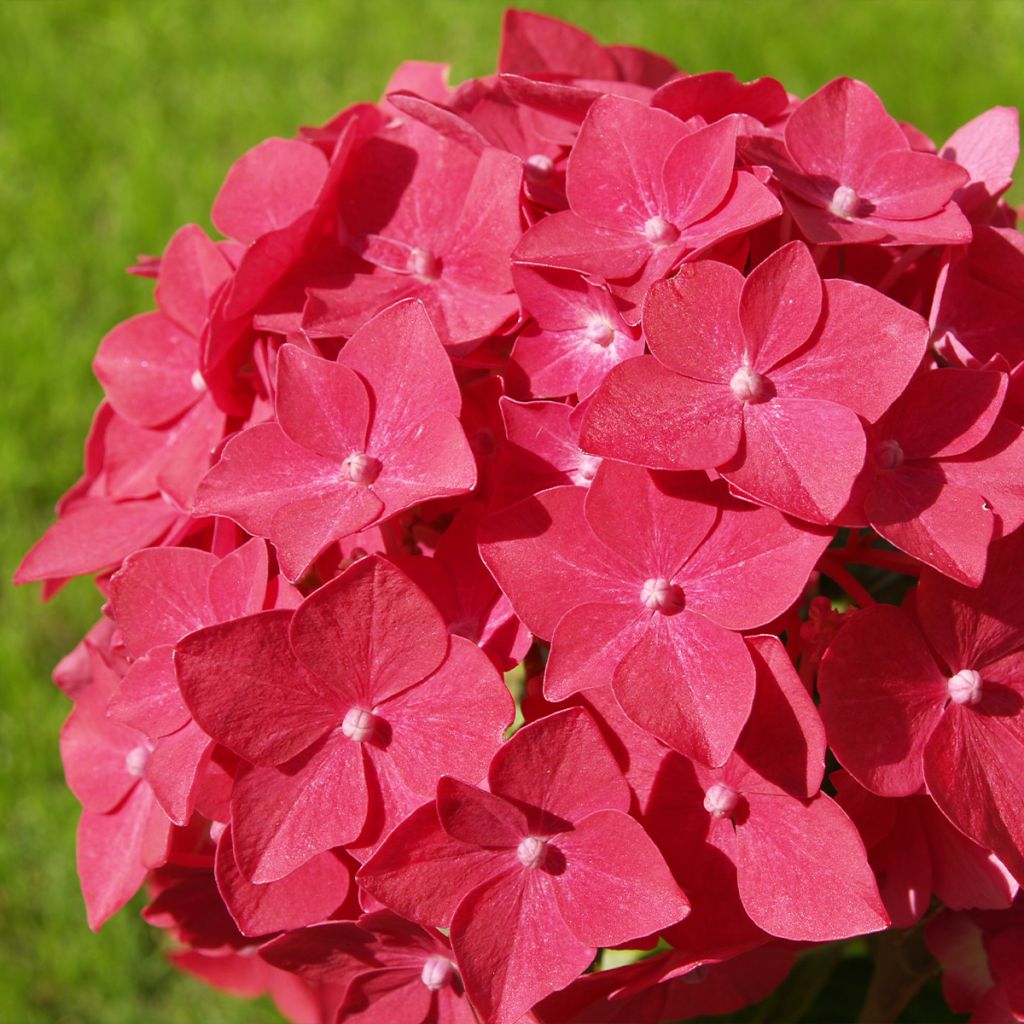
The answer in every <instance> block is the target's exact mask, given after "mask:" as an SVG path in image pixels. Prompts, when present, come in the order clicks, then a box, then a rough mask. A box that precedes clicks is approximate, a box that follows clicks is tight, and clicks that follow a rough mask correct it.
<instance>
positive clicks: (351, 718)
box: [341, 708, 380, 743]
mask: <svg viewBox="0 0 1024 1024" xmlns="http://www.w3.org/2000/svg"><path fill="white" fill-rule="evenodd" d="M379 722H380V719H379V718H378V717H377V716H376V715H375V714H374V713H373V712H372V711H367V710H366V709H365V708H349V709H348V711H347V712H346V713H345V718H344V719H343V720H342V723H341V731H342V732H343V733H344V734H345V735H346V736H347V737H348V738H349V739H350V740H352V741H353V742H354V743H365V742H366V741H367V740H368V739H369V738H370V737H371V736H372V735H373V734H374V732H375V731H376V729H377V724H378V723H379Z"/></svg>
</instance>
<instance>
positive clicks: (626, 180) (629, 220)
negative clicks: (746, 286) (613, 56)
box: [566, 96, 732, 242]
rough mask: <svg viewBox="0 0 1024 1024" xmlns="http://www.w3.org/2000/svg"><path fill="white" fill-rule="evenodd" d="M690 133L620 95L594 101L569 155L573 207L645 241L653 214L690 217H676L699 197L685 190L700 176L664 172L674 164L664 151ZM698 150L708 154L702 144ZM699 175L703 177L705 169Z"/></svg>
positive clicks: (663, 115) (593, 221) (596, 221)
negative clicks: (669, 176) (676, 177)
mask: <svg viewBox="0 0 1024 1024" xmlns="http://www.w3.org/2000/svg"><path fill="white" fill-rule="evenodd" d="M688 134H689V132H688V129H687V128H686V127H685V126H684V125H683V123H682V122H681V121H679V120H678V119H677V118H675V117H673V116H672V115H671V114H667V113H665V112H664V111H661V110H654V109H653V108H651V107H648V106H645V105H643V104H641V103H637V102H635V101H633V100H627V99H623V98H621V97H618V96H603V97H602V98H601V99H598V100H597V101H595V102H594V104H593V105H592V106H591V107H590V111H589V112H588V114H587V117H586V119H585V120H584V122H583V124H582V126H581V127H580V133H579V138H578V139H577V141H576V145H575V146H573V148H572V152H571V154H570V156H569V166H568V170H567V173H566V195H567V196H568V199H569V205H570V207H571V208H572V210H573V212H574V213H576V214H578V215H579V216H580V217H582V218H583V219H584V220H587V221H589V222H590V223H591V224H600V225H602V226H604V227H609V228H613V229H616V230H618V231H623V232H627V231H630V232H634V233H635V234H636V235H637V238H638V240H639V241H641V242H645V239H644V237H643V229H644V224H645V222H646V221H647V220H648V219H650V218H651V217H655V216H660V217H662V218H664V219H665V220H667V221H669V222H670V223H672V224H673V225H674V226H675V227H676V228H677V229H678V228H681V227H683V226H684V224H685V223H689V221H687V220H683V221H682V222H681V223H680V222H677V220H676V218H677V217H679V216H680V215H681V214H683V213H686V212H688V203H687V200H690V204H692V203H693V202H694V201H695V199H696V197H694V196H692V195H688V194H687V192H688V191H690V192H693V191H697V189H696V188H695V185H696V181H695V180H694V179H696V178H697V177H698V176H692V177H691V179H690V180H685V179H684V181H683V182H680V183H676V182H671V181H665V180H663V176H662V172H663V168H665V167H670V166H671V161H667V160H666V157H668V155H669V154H670V152H671V151H672V150H673V147H675V146H676V144H677V143H679V142H680V141H681V140H682V139H684V138H685V137H686V136H687V135H688ZM716 137H717V133H716ZM717 149H718V146H717V145H716V146H715V147H714V151H716V152H717ZM696 152H697V153H698V154H699V155H700V156H701V157H702V158H706V156H707V150H706V148H705V147H704V146H698V147H697V150H696ZM687 166H688V167H689V166H691V165H689V164H687ZM696 166H700V167H702V168H703V166H704V165H703V164H699V165H696ZM729 174H730V176H731V174H732V157H731V156H730V159H729ZM699 177H700V179H701V180H703V175H700V176H699ZM687 185H689V186H690V188H689V190H688V189H687V188H686V186H687ZM673 186H674V187H673ZM723 191H724V190H723ZM718 198H719V199H720V198H721V197H720V196H719V197H718ZM717 202H718V199H715V201H714V202H712V203H711V206H714V205H716V204H717ZM709 210H710V207H709ZM705 212H709V211H705ZM696 219H697V217H696V216H694V217H691V218H690V220H696Z"/></svg>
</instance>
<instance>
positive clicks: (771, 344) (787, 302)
mask: <svg viewBox="0 0 1024 1024" xmlns="http://www.w3.org/2000/svg"><path fill="white" fill-rule="evenodd" d="M821 305H822V285H821V279H820V278H819V277H818V270H817V268H816V267H815V265H814V260H813V259H812V258H811V254H810V251H809V250H808V248H807V246H806V245H804V244H803V243H802V242H790V243H789V245H786V246H783V247H782V248H781V249H778V250H776V251H775V252H774V253H772V255H771V256H769V257H768V258H767V259H766V260H764V262H762V263H759V264H758V265H757V266H756V267H755V268H754V269H753V270H752V271H751V274H750V277H748V278H747V280H746V282H745V284H744V285H743V294H742V296H741V298H740V310H739V315H740V320H741V322H742V324H743V335H744V337H745V339H746V343H747V346H749V348H748V354H749V361H750V363H751V364H752V365H753V366H755V367H757V368H758V369H761V370H766V371H767V370H770V369H771V368H772V367H773V366H776V365H777V364H778V363H780V362H782V360H783V359H785V357H786V356H788V355H790V353H792V352H795V351H796V350H797V349H798V348H800V346H801V345H803V343H804V342H805V341H807V339H808V338H809V337H810V334H811V331H812V330H814V327H815V325H816V324H817V322H818V317H819V316H820V314H821Z"/></svg>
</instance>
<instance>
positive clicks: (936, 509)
mask: <svg viewBox="0 0 1024 1024" xmlns="http://www.w3.org/2000/svg"><path fill="white" fill-rule="evenodd" d="M864 511H865V514H866V515H867V518H868V521H869V522H870V523H871V525H872V526H873V527H874V529H875V530H876V532H877V533H878V534H879V535H880V536H882V537H884V538H885V539H886V540H887V541H889V543H890V544H892V545H893V546H895V547H897V548H899V549H900V550H901V551H905V552H907V554H908V555H913V556H914V558H918V559H920V560H921V561H922V562H924V563H925V564H926V565H930V566H932V568H934V569H937V570H938V571H939V572H941V573H943V574H944V575H946V576H949V577H951V578H952V579H955V580H958V581H959V582H961V583H966V584H967V585H968V586H977V585H978V584H979V583H980V582H981V578H982V576H983V575H984V573H985V562H986V558H987V556H988V547H989V544H990V543H991V541H992V534H993V531H994V529H995V517H994V516H993V515H992V512H991V510H990V509H988V508H986V507H985V501H984V500H983V498H982V496H981V495H980V494H978V492H977V491H970V490H967V489H966V488H963V487H955V486H953V485H951V484H949V483H947V482H946V481H945V479H944V475H943V473H942V470H941V468H940V467H939V466H938V465H937V464H935V463H930V462H922V463H916V464H915V463H910V464H909V465H905V466H901V467H899V468H897V469H895V470H892V471H891V472H888V473H886V472H882V473H879V474H878V477H877V479H876V480H875V482H874V486H873V488H872V489H871V490H870V491H869V492H868V494H867V496H866V497H865V499H864Z"/></svg>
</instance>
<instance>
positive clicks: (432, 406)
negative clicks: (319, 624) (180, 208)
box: [194, 302, 476, 580]
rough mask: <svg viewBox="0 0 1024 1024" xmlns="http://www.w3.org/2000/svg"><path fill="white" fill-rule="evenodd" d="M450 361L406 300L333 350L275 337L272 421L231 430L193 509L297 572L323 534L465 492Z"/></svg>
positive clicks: (468, 465) (334, 536) (467, 463)
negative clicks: (226, 520) (249, 537)
mask: <svg viewBox="0 0 1024 1024" xmlns="http://www.w3.org/2000/svg"><path fill="white" fill-rule="evenodd" d="M461 404H462V401H461V397H460V395H459V390H458V387H457V385H456V383H455V377H454V375H453V373H452V369H451V364H450V363H449V362H448V358H447V356H445V354H444V350H443V349H442V347H441V344H440V342H439V341H438V338H437V335H436V333H435V332H434V329H433V327H432V326H431V324H430V320H429V318H428V317H427V314H426V311H425V310H424V308H423V306H422V305H420V304H419V303H417V302H408V303H402V304H399V305H396V306H393V307H392V308H390V309H388V310H386V311H385V312H383V313H381V314H380V315H379V316H378V317H376V318H374V319H373V320H372V321H370V322H369V323H368V324H366V326H365V327H364V328H362V329H361V330H360V331H359V332H357V333H356V334H355V335H354V336H353V337H352V339H351V340H350V341H349V343H348V344H347V345H346V346H345V348H344V349H343V350H342V352H341V355H340V356H339V357H338V359H337V361H336V362H335V361H331V360H328V359H323V358H321V357H319V356H314V355H309V354H308V353H306V352H303V351H302V350H301V349H300V348H298V347H296V346H285V348H284V349H283V350H282V352H281V355H280V357H279V362H278V373H277V395H276V399H275V412H276V420H275V421H274V422H271V423H261V424H258V425H257V426H254V427H249V428H248V429H247V430H244V431H242V433H240V434H238V435H237V436H235V437H234V438H232V439H231V440H230V441H229V442H228V444H227V445H226V446H225V448H224V452H223V454H222V455H221V459H220V461H219V462H218V463H217V464H216V465H215V466H214V468H213V469H212V470H211V471H210V472H209V473H208V474H207V476H206V478H205V479H204V480H203V483H202V485H201V486H200V489H199V494H198V496H197V498H196V503H195V509H194V511H195V512H196V513H197V514H206V515H226V516H229V517H230V518H232V519H234V520H235V521H236V522H238V523H239V525H240V526H242V527H243V528H244V529H246V530H248V531H249V532H250V533H253V534H255V535H257V536H261V537H268V538H269V539H270V540H271V541H272V542H273V544H274V547H275V548H276V549H277V555H278V560H279V561H280V563H281V568H282V570H283V572H284V574H285V576H287V577H288V578H289V579H293V580H294V579H297V578H298V577H299V576H300V575H301V574H302V573H303V572H304V571H305V570H306V569H307V568H308V567H309V565H310V564H311V563H312V562H313V561H314V560H315V558H316V557H317V556H318V555H319V554H320V553H321V552H322V551H323V550H324V549H325V548H326V547H327V546H328V545H329V544H331V543H333V542H335V541H338V540H341V539H342V538H344V537H345V536H347V535H348V534H352V533H355V532H357V531H359V530H362V529H365V528H366V527H367V526H370V525H372V524H374V523H377V522H380V521H382V520H384V519H388V518H390V517H391V516H394V515H396V514H397V513H398V512H401V511H402V510H403V509H406V508H409V507H410V506H411V505H415V504H417V503H419V502H421V501H425V500H427V499H428V498H438V497H443V496H446V495H453V494H465V493H467V492H468V491H471V490H472V489H473V487H474V485H475V483H476V467H475V465H474V463H473V456H472V453H471V452H470V450H469V445H468V444H467V442H466V436H465V434H464V433H463V431H462V427H461V426H460V425H459V422H458V415H459V410H460V407H461Z"/></svg>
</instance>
